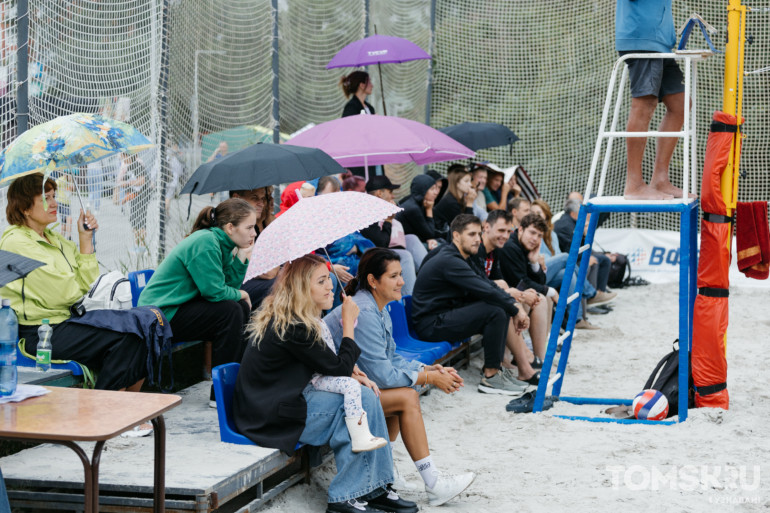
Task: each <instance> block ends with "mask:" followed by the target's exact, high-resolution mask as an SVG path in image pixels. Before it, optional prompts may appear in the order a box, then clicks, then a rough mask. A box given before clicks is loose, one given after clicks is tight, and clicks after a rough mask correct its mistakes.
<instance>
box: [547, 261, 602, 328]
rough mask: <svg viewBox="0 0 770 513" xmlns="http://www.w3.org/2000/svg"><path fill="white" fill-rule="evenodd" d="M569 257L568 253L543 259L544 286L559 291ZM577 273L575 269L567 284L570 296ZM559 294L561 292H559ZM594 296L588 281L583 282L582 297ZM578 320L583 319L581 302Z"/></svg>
mask: <svg viewBox="0 0 770 513" xmlns="http://www.w3.org/2000/svg"><path fill="white" fill-rule="evenodd" d="M568 257H569V254H568V253H559V254H558V255H556V256H553V257H550V258H546V259H545V265H546V268H547V269H548V270H547V271H546V273H545V284H546V285H548V286H549V287H553V288H555V289H556V290H559V289H560V288H561V282H562V280H563V279H564V268H565V267H566V266H567V258H568ZM577 271H578V268H577V267H575V272H574V273H572V278H571V279H570V282H569V293H570V294H572V292H573V291H574V290H575V286H576V285H577ZM560 294H561V292H560ZM595 295H596V289H595V288H594V287H593V286H592V285H591V283H590V282H589V281H588V280H585V281H584V282H583V297H586V298H592V297H594V296H595ZM577 318H578V319H583V302H582V301H581V302H580V306H578V316H577Z"/></svg>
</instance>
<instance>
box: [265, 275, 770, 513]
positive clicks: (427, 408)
mask: <svg viewBox="0 0 770 513" xmlns="http://www.w3.org/2000/svg"><path fill="white" fill-rule="evenodd" d="M618 292H619V294H618V298H617V299H616V300H615V302H614V310H613V311H612V312H611V313H609V314H607V315H601V316H599V315H595V316H592V317H591V322H592V323H594V324H596V325H598V326H601V329H600V330H597V331H579V332H578V334H577V335H576V337H575V339H574V340H573V345H572V350H571V353H570V359H569V366H568V368H567V371H566V375H565V379H564V384H563V387H562V394H563V395H565V396H566V395H576V396H593V397H626V398H633V397H634V395H636V394H637V393H638V392H639V391H641V390H642V387H643V386H644V383H645V381H646V380H647V378H648V376H649V375H650V373H651V372H652V370H653V369H654V367H655V365H656V364H657V362H658V361H659V360H660V359H661V358H662V357H663V356H664V355H666V354H667V353H668V352H669V351H671V345H672V342H673V341H674V340H675V339H676V338H677V332H678V327H677V326H678V311H677V294H678V285H676V284H657V285H650V286H646V287H632V288H627V289H622V290H619V291H618ZM730 294H731V295H730V327H729V329H728V337H727V340H728V345H727V360H728V364H729V370H728V380H727V382H728V386H729V391H730V399H731V401H730V410H729V411H724V410H720V409H693V410H690V412H689V418H688V420H687V421H686V422H685V423H683V424H678V425H673V426H647V425H619V424H606V423H595V422H583V421H570V420H564V419H559V418H555V417H553V414H577V415H589V416H594V415H599V414H600V413H601V411H602V409H603V408H606V407H602V406H576V405H570V404H567V403H559V402H557V403H556V404H555V406H554V407H553V408H552V409H551V410H548V411H546V412H544V413H539V414H512V413H508V412H506V411H505V405H506V404H507V402H508V399H507V398H506V397H504V396H499V395H487V394H481V393H479V392H478V391H477V389H476V387H477V385H478V382H479V372H480V366H481V359H480V357H479V356H477V357H476V358H474V360H473V361H472V363H471V366H470V368H466V369H463V370H461V371H460V374H461V375H462V376H463V377H464V378H465V384H466V386H465V388H464V389H462V390H461V391H460V392H458V393H456V394H454V395H446V394H444V393H442V392H441V391H439V390H433V391H432V392H431V393H430V394H429V395H428V396H426V397H423V398H422V403H421V404H422V408H423V415H424V418H425V423H426V427H427V431H428V440H429V442H430V448H431V453H432V454H433V457H434V461H435V462H436V464H437V465H438V467H439V468H440V469H441V470H442V471H445V472H468V471H473V472H476V474H477V477H476V480H475V482H474V483H473V484H472V485H471V486H470V488H468V490H467V491H466V492H465V493H463V494H462V495H461V496H459V497H458V498H457V499H455V500H453V501H452V502H450V503H448V504H445V505H443V506H440V507H430V506H429V505H428V503H427V498H426V495H425V493H424V492H422V491H417V492H402V496H404V497H405V498H408V499H410V500H414V501H416V502H417V503H418V505H419V506H420V510H421V511H423V512H450V511H454V512H501V513H502V512H506V513H508V512H511V511H517V512H540V511H549V512H550V511H573V512H594V511H621V510H622V511H633V512H635V511H656V512H659V511H694V512H706V511H767V510H768V508H770V467H769V466H768V461H770V442H769V441H768V434H770V430H768V428H767V421H768V419H770V387H769V386H768V376H769V374H768V368H770V302H768V300H767V299H768V291H767V290H763V289H756V288H733V289H731V292H730ZM557 358H558V354H557ZM554 370H555V367H554ZM394 457H395V461H396V464H397V466H398V468H399V470H400V471H401V473H402V475H404V476H405V477H406V478H408V479H409V480H410V481H411V482H414V483H415V484H421V480H420V477H419V474H418V473H417V471H416V469H415V467H414V464H413V463H412V461H411V460H410V458H409V456H408V454H407V452H406V449H405V448H404V445H403V443H402V442H401V439H400V438H399V440H398V441H397V442H396V446H395V451H394ZM333 475H334V463H333V460H332V461H330V462H329V463H326V464H325V465H322V466H321V467H319V468H316V469H314V470H313V472H312V477H311V483H310V484H299V485H296V486H294V487H293V488H291V489H289V490H288V491H286V492H285V493H283V494H282V495H280V496H279V497H278V498H276V499H275V500H273V501H272V502H270V503H269V504H268V505H267V507H266V508H265V509H264V510H263V511H266V512H271V513H279V512H281V513H283V512H285V513H295V512H297V511H324V510H325V503H326V489H327V487H328V483H329V481H330V480H331V478H332V477H333ZM421 488H422V487H421Z"/></svg>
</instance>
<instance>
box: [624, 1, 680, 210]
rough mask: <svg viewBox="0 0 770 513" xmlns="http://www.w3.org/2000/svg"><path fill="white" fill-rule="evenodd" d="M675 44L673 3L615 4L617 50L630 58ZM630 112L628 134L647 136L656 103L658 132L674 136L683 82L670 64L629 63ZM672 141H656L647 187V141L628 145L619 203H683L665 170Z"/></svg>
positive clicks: (659, 61) (635, 139) (671, 61)
mask: <svg viewBox="0 0 770 513" xmlns="http://www.w3.org/2000/svg"><path fill="white" fill-rule="evenodd" d="M675 44H676V33H675V31H674V17H673V15H672V14H671V0H646V1H641V0H617V3H616V10H615V49H616V50H617V51H618V53H619V54H620V55H621V56H623V55H626V54H628V53H668V52H671V49H672V48H673V47H674V45H675ZM626 63H627V65H628V77H629V81H630V84H631V110H630V111H629V113H628V124H627V125H626V131H627V132H646V131H647V130H649V127H650V121H651V120H652V116H653V114H654V113H655V108H656V107H657V105H658V103H663V104H664V105H665V106H666V114H665V115H664V116H663V120H662V121H661V123H660V127H659V128H658V130H659V131H661V132H678V131H680V130H681V129H682V124H683V123H684V115H685V103H684V100H685V98H684V79H683V77H682V71H681V70H680V69H679V66H678V65H677V63H676V61H675V60H674V59H629V60H628V61H627V62H626ZM676 143H677V138H676V137H660V138H658V144H657V148H656V152H655V166H654V168H653V173H652V178H651V179H650V184H649V185H647V184H646V183H645V182H644V178H643V177H642V158H643V157H644V149H645V146H646V144H647V138H646V137H631V138H628V139H627V141H626V152H627V167H626V185H625V188H624V189H623V197H624V198H625V199H629V200H667V199H672V198H674V197H681V196H682V190H681V189H679V188H678V187H675V186H674V185H672V184H671V180H670V179H669V169H668V167H669V164H670V163H671V156H672V155H673V154H674V148H676Z"/></svg>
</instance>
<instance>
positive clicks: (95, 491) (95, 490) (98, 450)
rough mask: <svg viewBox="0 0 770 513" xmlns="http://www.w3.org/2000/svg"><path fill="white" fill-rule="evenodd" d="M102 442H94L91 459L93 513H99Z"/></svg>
mask: <svg viewBox="0 0 770 513" xmlns="http://www.w3.org/2000/svg"><path fill="white" fill-rule="evenodd" d="M104 443H105V442H104V440H102V441H100V442H96V445H95V446H94V454H93V456H92V457H91V487H92V488H91V490H92V491H91V504H92V505H91V508H92V511H93V512H94V513H99V463H100V462H101V459H102V449H103V448H104Z"/></svg>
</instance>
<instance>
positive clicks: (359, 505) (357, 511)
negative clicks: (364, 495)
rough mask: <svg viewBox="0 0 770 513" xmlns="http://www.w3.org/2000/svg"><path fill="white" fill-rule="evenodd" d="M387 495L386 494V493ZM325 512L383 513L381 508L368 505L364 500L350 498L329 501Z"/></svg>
mask: <svg viewBox="0 0 770 513" xmlns="http://www.w3.org/2000/svg"><path fill="white" fill-rule="evenodd" d="M386 495H387V494H386ZM326 513H385V512H384V511H382V510H381V509H377V508H375V507H374V506H370V505H369V503H368V502H366V501H359V500H356V499H350V500H349V501H345V502H330V503H328V504H327V505H326Z"/></svg>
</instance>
